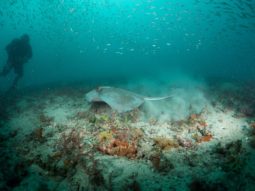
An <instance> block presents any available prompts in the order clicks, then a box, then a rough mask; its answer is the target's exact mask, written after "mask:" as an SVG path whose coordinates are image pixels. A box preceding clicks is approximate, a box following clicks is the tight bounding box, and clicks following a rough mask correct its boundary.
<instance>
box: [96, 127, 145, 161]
mask: <svg viewBox="0 0 255 191" xmlns="http://www.w3.org/2000/svg"><path fill="white" fill-rule="evenodd" d="M140 133H141V132H140V131H138V130H135V129H119V130H116V129H111V130H109V131H103V132H101V133H99V136H98V141H99V144H98V150H99V151H100V152H102V153H104V154H108V155H116V156H125V157H127V158H136V156H137V147H138V141H139V138H140V136H142V135H141V134H140Z"/></svg>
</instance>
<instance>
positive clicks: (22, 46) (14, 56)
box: [0, 34, 32, 89]
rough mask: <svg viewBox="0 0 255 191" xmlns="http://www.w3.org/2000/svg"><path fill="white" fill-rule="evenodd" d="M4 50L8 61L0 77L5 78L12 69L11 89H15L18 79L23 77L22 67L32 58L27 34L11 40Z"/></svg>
mask: <svg viewBox="0 0 255 191" xmlns="http://www.w3.org/2000/svg"><path fill="white" fill-rule="evenodd" d="M5 50H6V51H7V54H8V59H7V62H6V64H5V66H4V67H3V70H2V72H0V76H6V75H7V74H8V73H9V72H10V71H11V70H12V69H14V72H15V74H16V77H15V79H14V81H13V84H12V86H11V89H13V88H16V86H17V83H18V81H19V79H21V78H22V76H23V66H24V64H25V63H26V62H28V60H29V59H31V58H32V48H31V45H30V43H29V36H28V35H27V34H24V35H22V36H21V37H20V38H18V39H14V40H12V41H11V42H10V43H9V44H8V45H7V46H6V47H5Z"/></svg>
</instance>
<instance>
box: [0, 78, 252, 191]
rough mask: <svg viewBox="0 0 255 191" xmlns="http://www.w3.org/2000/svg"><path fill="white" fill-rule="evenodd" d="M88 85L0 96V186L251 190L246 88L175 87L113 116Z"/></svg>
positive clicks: (43, 190) (79, 190) (74, 190)
mask: <svg viewBox="0 0 255 191" xmlns="http://www.w3.org/2000/svg"><path fill="white" fill-rule="evenodd" d="M90 89H91V88H88V87H59V88H50V89H46V88H42V89H37V90H35V89H34V90H29V91H24V92H21V93H19V94H16V95H15V96H13V98H8V99H6V98H2V99H1V113H0V117H1V118H0V149H1V150H0V163H1V165H0V190H15V191H18V190H22V191H23V190H26V191H29V190H31V191H39V190H40V191H48V190H49V191H50V190H54V191H65V190H66V191H69V190H70V191H83V190H84V191H90V190H116V191H117V190H130V191H131V190H132V191H139V190H144V191H161V190H162V191H167V190H170V191H171V190H173V191H174V190H180V191H185V190H191V191H195V190H196V191H197V190H206V191H208V190H209V191H210V190H211V191H221V190H222V191H223V190H231V191H232V190H242V191H243V190H245V191H246V190H247V191H249V190H251V191H253V190H255V150H254V148H255V99H254V98H255V87H254V86H252V85H249V84H245V85H244V84H239V83H236V84H235V83H224V84H223V83H222V84H216V85H208V86H207V88H201V87H193V88H192V90H188V89H187V88H182V87H179V88H174V89H171V94H172V95H173V99H171V100H170V101H165V102H163V103H162V102H161V103H153V105H151V104H145V105H143V106H142V107H140V108H137V109H135V110H133V111H130V112H127V113H122V114H119V113H117V112H115V111H113V110H112V109H111V108H110V107H109V106H107V105H106V104H93V105H91V104H90V103H87V102H86V101H85V99H84V95H85V94H86V93H87V92H88V91H89V90H90ZM137 91H138V92H139V89H137ZM169 91H170V90H169ZM187 92H188V93H187ZM190 92H192V93H190ZM7 106H8V107H7ZM160 107H162V110H161V108H160Z"/></svg>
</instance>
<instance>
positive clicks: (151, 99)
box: [144, 96, 172, 101]
mask: <svg viewBox="0 0 255 191" xmlns="http://www.w3.org/2000/svg"><path fill="white" fill-rule="evenodd" d="M171 97H172V96H164V97H145V98H144V100H146V101H160V100H165V99H169V98H171Z"/></svg>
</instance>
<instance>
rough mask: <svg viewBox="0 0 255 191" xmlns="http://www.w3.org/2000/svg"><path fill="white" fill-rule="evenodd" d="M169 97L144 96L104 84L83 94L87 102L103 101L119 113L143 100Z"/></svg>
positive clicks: (131, 108) (166, 97)
mask: <svg viewBox="0 0 255 191" xmlns="http://www.w3.org/2000/svg"><path fill="white" fill-rule="evenodd" d="M170 97H171V96H164V97H145V96H142V95H140V94H136V93H134V92H131V91H128V90H124V89H120V88H115V87H106V86H102V87H98V88H96V89H94V90H91V91H90V92H88V93H87V94H86V96H85V98H86V100H87V101H88V102H90V103H94V102H104V103H106V104H107V105H109V106H110V107H111V108H112V109H113V110H116V111H117V112H119V113H123V112H127V111H131V110H134V109H135V108H138V107H140V106H141V105H142V104H144V102H145V101H158V100H164V99H168V98H170Z"/></svg>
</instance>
